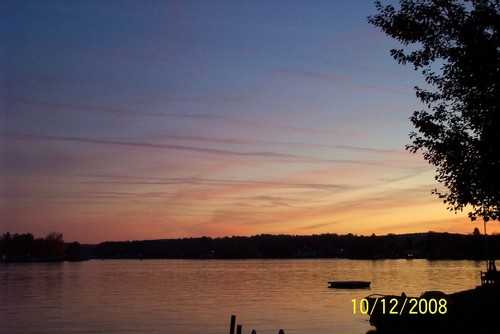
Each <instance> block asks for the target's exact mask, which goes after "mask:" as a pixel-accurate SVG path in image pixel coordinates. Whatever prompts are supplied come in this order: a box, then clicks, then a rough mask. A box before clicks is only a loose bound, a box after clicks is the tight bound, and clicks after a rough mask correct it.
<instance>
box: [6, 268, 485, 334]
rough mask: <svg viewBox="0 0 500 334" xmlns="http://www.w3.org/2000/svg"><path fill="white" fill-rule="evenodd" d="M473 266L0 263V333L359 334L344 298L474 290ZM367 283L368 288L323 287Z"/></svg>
mask: <svg viewBox="0 0 500 334" xmlns="http://www.w3.org/2000/svg"><path fill="white" fill-rule="evenodd" d="M483 267H484V264H483V263H482V262H474V261H427V260H412V261H407V260H377V261H368V260H367V261H364V260H356V261H353V260H343V259H326V260H325V259H313V260H232V261H224V260H200V261H198V260H144V261H136V260H116V261H115V260H113V261H112V260H106V261H98V260H95V261H87V262H81V263H68V262H65V263H29V264H0V290H1V291H0V333H12V334H14V333H65V334H71V333H116V334H118V333H120V334H123V333H166V334H169V333H171V334H184V333H186V334H187V333H190V334H191V333H192V334H196V333H200V334H201V333H203V334H207V333H214V334H215V333H228V332H229V321H230V316H231V314H236V315H237V323H238V324H241V325H242V326H243V333H250V332H251V330H252V329H255V330H256V331H257V334H263V333H273V334H277V333H278V330H279V329H280V328H283V329H284V330H285V333H286V334H294V333H296V334H299V333H300V334H335V333H338V334H344V333H345V334H347V333H349V334H351V333H359V334H365V333H366V332H367V331H369V330H370V329H372V327H371V326H370V324H369V322H368V316H365V315H360V314H356V315H354V314H353V310H352V302H351V300H352V299H353V298H357V299H360V298H363V297H365V296H367V295H369V294H371V293H396V294H400V293H401V292H403V291H405V292H406V294H407V295H409V296H410V295H413V296H419V295H420V293H421V292H423V291H426V290H441V291H444V292H447V293H450V292H455V291H459V290H463V289H470V288H474V287H475V286H476V285H478V284H479V271H480V270H484V268H483ZM330 280H369V281H371V282H372V286H371V289H370V290H336V289H328V288H327V282H328V281H330Z"/></svg>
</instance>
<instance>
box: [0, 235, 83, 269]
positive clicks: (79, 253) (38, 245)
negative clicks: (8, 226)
mask: <svg viewBox="0 0 500 334" xmlns="http://www.w3.org/2000/svg"><path fill="white" fill-rule="evenodd" d="M86 257H87V256H86V254H85V250H84V248H83V247H82V246H81V245H80V244H79V243H78V242H72V243H69V244H66V243H64V239H63V235H62V234H61V233H58V232H51V233H49V234H48V235H47V236H46V237H45V238H35V237H34V236H33V234H31V233H25V234H17V233H16V234H14V235H11V234H10V233H9V232H7V233H4V234H3V235H2V236H1V237H0V261H4V262H57V261H63V260H70V261H79V260H84V259H86Z"/></svg>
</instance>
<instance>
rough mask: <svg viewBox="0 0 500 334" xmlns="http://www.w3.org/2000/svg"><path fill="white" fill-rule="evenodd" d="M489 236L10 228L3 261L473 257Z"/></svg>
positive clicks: (496, 251) (497, 239)
mask: <svg viewBox="0 0 500 334" xmlns="http://www.w3.org/2000/svg"><path fill="white" fill-rule="evenodd" d="M485 241H486V240H485V236H484V235H481V234H480V233H479V231H478V230H476V231H475V233H473V234H471V235H464V234H450V233H436V232H428V233H414V234H402V235H395V234H388V235H384V236H376V235H375V234H372V235H371V236H357V235H353V234H347V235H338V234H321V235H310V236H300V235H269V234H261V235H256V236H251V237H237V236H236V237H224V238H209V237H201V238H183V239H163V240H144V241H113V242H111V241H107V242H102V243H100V244H97V245H80V244H79V243H78V242H72V243H69V244H68V243H66V244H65V243H64V241H63V238H62V234H60V233H56V232H53V233H50V234H49V235H47V237H45V238H38V239H35V238H34V237H33V235H32V234H30V233H27V234H14V235H11V234H10V233H5V234H3V235H2V236H1V239H0V260H3V261H8V262H21V261H62V260H70V261H78V260H84V259H88V258H99V259H254V258H256V259H271V258H349V259H398V258H426V259H457V260H460V259H470V260H481V259H484V258H485V253H486V252H485ZM487 244H488V252H489V255H490V257H494V258H500V235H498V234H496V235H490V236H488V240H487Z"/></svg>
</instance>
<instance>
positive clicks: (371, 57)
mask: <svg viewBox="0 0 500 334" xmlns="http://www.w3.org/2000/svg"><path fill="white" fill-rule="evenodd" d="M0 12H1V13H2V14H0V15H1V18H0V21H1V23H0V24H1V34H0V40H1V45H2V46H1V50H0V57H1V66H2V71H1V76H2V79H1V87H0V89H1V92H2V93H1V104H0V107H1V118H0V124H1V125H0V132H1V135H0V149H1V151H0V153H1V159H0V191H1V202H0V232H1V233H4V232H7V231H10V232H11V233H26V232H31V233H33V234H35V236H45V235H46V234H48V233H49V232H51V231H59V232H61V233H63V235H64V239H65V241H74V240H78V241H80V242H83V243H96V242H100V241H105V240H137V239H162V238H178V237H200V236H211V237H219V236H231V235H255V234H261V233H271V234H320V233H339V234H345V233H354V234H363V235H370V234H372V233H375V234H377V235H383V234H387V233H390V232H392V233H407V232H427V231H429V230H433V231H448V232H454V233H455V232H457V233H471V232H472V230H473V229H474V227H479V228H480V229H481V231H482V222H479V223H471V222H470V221H469V220H468V218H467V215H466V213H461V214H454V213H452V212H449V211H448V210H447V209H446V206H445V205H444V204H443V203H442V202H441V200H439V199H438V198H437V197H436V196H433V195H431V189H433V188H436V187H439V185H438V184H437V183H436V182H435V181H434V168H433V167H432V166H430V165H428V164H427V162H426V161H424V160H423V158H422V156H421V155H420V154H417V155H413V154H411V153H409V152H407V151H405V149H404V147H405V144H408V143H409V138H408V133H409V132H410V131H411V130H412V125H411V123H410V121H409V117H410V115H411V113H412V111H413V110H416V109H421V108H423V107H424V106H423V105H421V104H420V103H419V101H418V100H417V98H416V97H415V93H414V89H413V87H414V86H415V85H421V84H422V78H421V77H420V76H419V74H418V73H417V72H414V71H413V69H412V68H411V67H403V66H401V65H399V64H397V63H396V62H395V61H394V60H393V59H392V58H391V57H390V55H389V50H390V49H391V48H393V47H399V45H398V44H397V43H396V42H395V41H393V40H391V39H390V38H389V37H387V36H385V35H384V34H383V33H382V32H380V31H379V30H378V29H377V28H375V27H373V26H371V25H369V24H368V23H367V20H366V17H367V16H368V15H371V14H374V13H375V7H374V5H373V3H372V2H371V1H361V0H360V1H347V0H346V1H313V2H310V1H254V0H253V1H3V2H2V4H1V8H0ZM498 227H499V224H498V223H496V222H494V223H491V224H490V225H489V227H488V228H489V231H495V229H496V230H498Z"/></svg>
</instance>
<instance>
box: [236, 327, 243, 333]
mask: <svg viewBox="0 0 500 334" xmlns="http://www.w3.org/2000/svg"><path fill="white" fill-rule="evenodd" d="M241 328H242V327H241V325H238V326H236V334H241Z"/></svg>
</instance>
